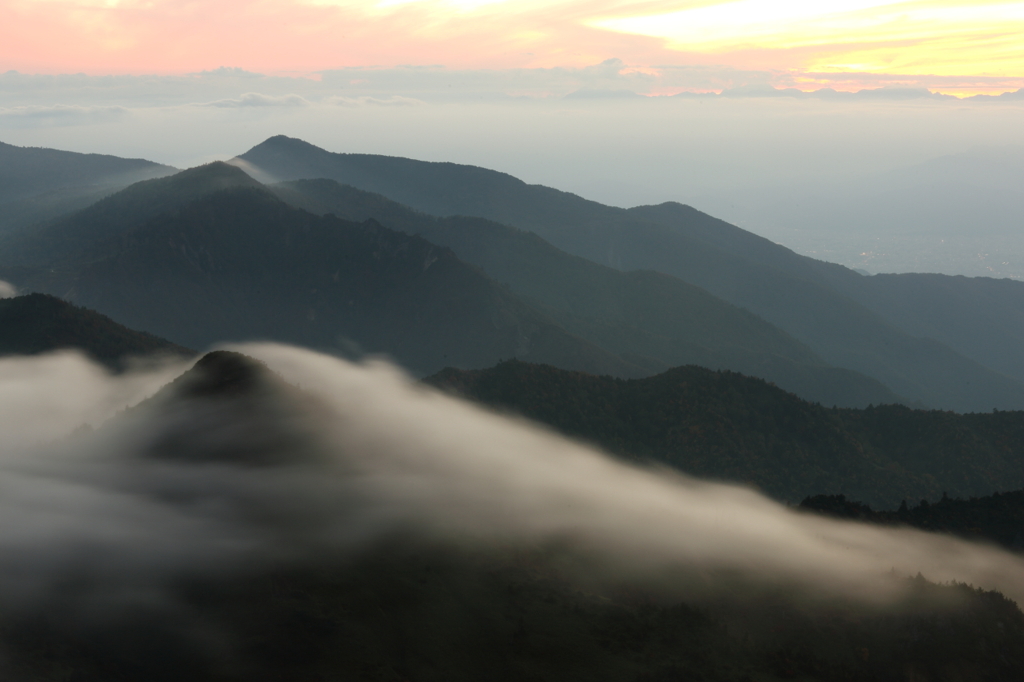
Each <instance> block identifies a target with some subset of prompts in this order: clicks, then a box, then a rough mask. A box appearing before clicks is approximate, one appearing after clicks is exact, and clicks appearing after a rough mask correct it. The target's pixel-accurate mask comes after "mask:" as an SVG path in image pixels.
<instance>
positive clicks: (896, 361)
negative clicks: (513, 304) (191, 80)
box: [239, 136, 1024, 412]
mask: <svg viewBox="0 0 1024 682" xmlns="http://www.w3.org/2000/svg"><path fill="white" fill-rule="evenodd" d="M239 158H241V159H242V160H243V161H244V162H246V163H247V164H249V167H250V168H255V169H257V170H260V171H263V172H265V173H266V174H267V175H268V176H270V177H272V178H274V179H277V180H281V181H283V180H298V179H303V178H330V179H333V180H336V181H338V182H341V183H345V184H349V185H352V186H354V187H357V188H359V189H362V190H366V191H371V192H377V193H380V194H383V195H384V196H387V197H389V198H390V199H393V200H395V201H398V202H400V203H402V204H405V205H408V206H410V207H412V208H414V209H417V210H420V211H424V212H426V213H429V214H432V215H438V216H452V215H463V216H478V217H482V218H487V219H490V220H494V221H497V222H499V223H504V224H507V225H514V226H516V227H519V228H522V229H527V230H530V231H533V232H536V233H537V234H539V235H540V236H542V237H543V238H544V239H546V240H547V241H548V242H550V243H551V244H553V245H554V246H556V247H558V248H560V249H563V250H565V251H566V252H568V253H571V254H574V255H577V256H582V257H584V258H587V259H589V260H591V261H594V262H596V263H602V264H606V265H609V266H612V267H615V268H618V269H621V270H640V269H643V270H656V271H658V272H663V273H666V274H669V275H673V276H676V277H679V278H680V279H682V280H684V281H686V282H689V283H691V284H695V285H697V286H700V287H702V288H704V289H706V290H707V291H709V292H711V293H712V294H714V295H716V296H719V297H721V298H723V299H725V300H726V301H729V302H730V303H733V304H735V305H737V306H740V307H742V308H746V309H747V310H750V311H752V312H754V313H756V314H757V315H760V316H761V317H762V318H764V319H765V320H767V321H768V322H771V323H772V324H774V325H776V326H778V327H779V328H781V329H782V330H784V331H786V332H788V333H789V334H791V335H792V336H793V337H795V338H796V339H798V340H799V341H801V342H803V343H805V344H807V346H809V347H810V348H811V350H813V351H814V352H815V353H816V354H817V355H818V356H820V357H821V358H822V359H823V360H824V361H825V362H827V363H828V364H830V365H833V366H836V367H843V368H846V369H850V370H855V371H858V372H861V373H863V374H866V375H867V376H870V377H873V378H874V379H876V380H878V381H881V382H882V383H883V384H885V385H886V386H887V387H889V389H891V390H892V391H893V392H895V393H896V394H898V395H900V396H903V397H904V398H907V399H908V400H910V401H914V402H920V403H921V404H923V405H926V406H929V407H936V408H942V409H954V410H958V411H964V412H969V411H989V410H991V409H992V408H994V407H996V408H1000V409H1024V380H1018V379H1013V378H1011V377H1008V376H1006V375H1005V374H1003V373H1002V372H1003V371H1004V369H1003V368H1006V367H1011V366H1019V361H1018V360H1019V358H1020V357H1021V355H1020V354H1021V353H1024V351H1021V350H1017V346H1016V345H1014V339H1013V338H1012V337H1005V335H1004V334H1003V329H1004V326H1003V325H994V326H992V327H990V328H984V327H983V328H978V327H976V326H974V325H973V324H972V323H971V322H970V321H966V320H957V318H956V313H955V312H954V311H953V310H948V309H944V308H943V307H942V306H938V307H937V308H935V309H934V310H933V313H934V316H937V317H934V318H933V319H932V320H931V321H930V322H929V324H931V326H932V327H934V328H941V329H943V330H944V331H943V335H942V337H941V339H942V340H937V339H935V338H921V337H919V336H918V335H917V334H918V333H920V330H922V329H926V328H928V325H927V324H917V323H915V325H914V328H913V330H912V331H910V330H908V329H907V328H904V327H903V326H902V322H901V316H900V315H899V314H896V315H892V314H889V313H888V311H887V312H886V313H885V314H884V315H883V314H880V313H879V311H876V310H874V309H872V308H871V307H870V306H871V305H872V302H873V301H875V300H877V299H876V298H875V297H873V296H865V297H853V296H851V295H849V294H847V293H846V292H845V291H843V290H841V288H839V287H837V282H836V280H837V279H840V280H842V281H843V282H844V286H846V285H849V286H857V279H856V278H859V277H860V276H859V275H857V274H856V273H853V272H852V271H849V270H846V269H845V268H842V267H841V266H838V265H832V264H828V263H822V262H820V261H815V260H813V259H810V258H806V257H803V256H799V255H797V254H795V253H793V252H792V251H790V250H789V249H786V248H784V247H782V246H779V245H777V244H773V243H771V242H770V241H768V240H766V239H763V238H761V237H758V236H756V235H754V234H751V233H749V232H746V231H744V230H742V229H740V228H738V227H736V226H734V225H729V224H728V223H725V222H724V221H721V220H718V219H716V218H713V217H711V216H709V215H706V214H704V213H701V212H700V211H698V210H695V209H693V208H691V207H689V206H683V205H680V204H676V203H666V204H662V205H659V206H642V207H636V208H632V209H620V208H615V207H611V206H604V205H602V204H599V203H597V202H593V201H587V200H584V199H582V198H580V197H578V196H575V195H573V194H569V193H566V192H560V191H557V190H554V189H551V188H548V187H543V186H539V185H527V184H526V183H524V182H522V181H520V180H518V179H516V178H514V177H512V176H510V175H507V174H504V173H498V172H495V171H490V170H487V169H484V168H478V167H474V166H463V165H458V164H452V163H427V162H422V161H414V160H412V159H404V158H396V157H386V156H376V155H369V154H333V153H330V152H327V151H325V150H323V149H320V148H317V147H315V146H313V145H310V144H308V143H306V142H303V141H301V140H295V139H290V138H286V137H283V136H277V137H273V138H270V139H269V140H267V141H265V142H264V143H262V144H260V145H258V146H256V147H254V148H253V149H251V150H249V151H248V152H246V153H245V154H243V155H241V157H239ZM1022 287H1024V285H1022ZM940 300H941V299H940ZM911 308H912V306H908V307H907V308H906V310H907V311H908V312H909V311H910V309H911ZM1014 315H1015V316H1016V317H1015V320H1017V321H1020V319H1021V317H1022V316H1024V312H1022V311H1014ZM993 319H994V318H993ZM1014 325H1015V326H1014V327H1013V328H1016V327H1017V326H1020V325H1019V324H1017V323H1016V322H1015V323H1014ZM993 335H996V336H999V337H1000V339H999V340H998V341H997V342H995V343H993V342H989V341H986V340H985V337H986V336H990V337H991V336H993ZM956 338H958V339H959V341H958V342H957V343H958V346H957V347H958V348H964V349H967V350H968V351H969V357H965V355H963V354H961V353H958V352H956V351H955V350H953V349H952V348H950V347H949V346H948V345H946V343H944V342H943V340H948V341H950V342H952V341H953V340H954V339H956ZM996 347H999V348H1003V349H1004V350H1005V351H1006V353H1009V354H1010V355H1012V356H1013V357H1014V358H1018V360H1014V359H1013V358H1011V357H1007V358H1004V360H1003V361H1001V362H999V363H995V364H989V358H987V356H986V352H987V351H986V349H992V348H996ZM1007 349H1008V350H1007ZM994 367H996V368H995V369H994Z"/></svg>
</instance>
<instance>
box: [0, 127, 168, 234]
mask: <svg viewBox="0 0 1024 682" xmlns="http://www.w3.org/2000/svg"><path fill="white" fill-rule="evenodd" d="M175 172H177V169H174V168H171V167H169V166H163V165H161V164H158V163H153V162H152V161H145V160H143V159H122V158H119V157H116V156H109V155H106V154H79V153H76V152H65V151H59V150H56V149H43V148H37V147H16V146H14V145H10V144H5V143H3V142H0V233H3V232H5V231H7V230H11V229H14V228H17V227H22V226H26V225H31V224H33V223H36V222H40V221H42V220H46V219H49V218H54V217H57V216H59V215H61V214H64V213H68V212H70V211H73V210H76V209H79V208H83V207H85V206H88V205H89V204H91V203H93V202H95V201H96V200H97V199H100V198H101V197H103V196H105V195H107V194H111V193H112V192H115V191H117V190H118V189H121V188H123V187H127V186H128V185H130V184H132V183H135V182H138V181H140V180H145V179H147V178H155V177H161V176H165V175H170V174H171V173H175Z"/></svg>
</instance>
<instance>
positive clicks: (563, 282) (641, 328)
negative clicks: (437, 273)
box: [272, 180, 900, 407]
mask: <svg viewBox="0 0 1024 682" xmlns="http://www.w3.org/2000/svg"><path fill="white" fill-rule="evenodd" d="M272 189H273V191H274V192H275V194H277V195H278V196H279V197H281V198H282V199H284V200H285V201H287V202H288V203H290V204H292V205H295V206H298V207H300V208H304V209H306V210H308V211H311V212H313V213H317V214H320V215H323V214H328V213H330V214H334V215H336V216H338V217H340V218H344V219H346V220H354V221H364V220H367V219H370V218H372V219H374V220H377V221H379V222H380V223H382V224H383V225H385V226H386V227H390V228H392V229H396V230H401V231H403V232H408V233H410V234H418V235H420V236H422V237H424V238H425V239H427V240H429V241H430V242H432V243H435V244H439V245H441V246H447V247H449V248H451V249H452V250H453V251H455V253H456V255H458V256H459V258H461V259H462V260H464V261H466V262H468V263H472V264H473V265H476V266H478V267H480V268H483V270H484V271H485V272H486V273H487V274H488V275H489V276H490V277H492V278H493V279H495V280H497V281H499V282H502V283H505V284H507V285H508V286H509V287H510V288H511V289H512V290H513V291H514V292H515V293H516V294H518V295H519V296H522V297H523V298H524V299H525V300H527V301H529V302H530V303H533V304H534V305H536V306H538V307H540V308H542V309H543V310H544V311H546V312H547V313H548V314H549V315H551V317H553V318H554V319H555V320H556V321H557V322H558V323H559V324H560V325H561V326H562V327H564V328H565V329H566V330H568V331H570V332H571V333H573V334H576V335H577V336H580V337H582V338H585V339H586V340H588V341H590V342H591V343H593V344H595V345H597V346H600V347H602V348H604V349H605V350H608V351H610V352H612V353H615V354H617V355H621V356H623V357H626V358H629V359H630V360H631V361H632V362H634V363H635V364H638V365H640V366H642V367H644V368H646V369H648V370H649V371H650V373H652V374H654V373H657V372H660V371H664V370H666V369H668V368H669V367H676V366H679V365H687V364H692V365H700V366H702V367H710V368H712V369H729V370H733V371H737V372H740V373H743V374H747V375H750V376H756V377H761V378H763V379H766V380H768V381H771V382H774V383H776V384H778V385H779V386H782V387H783V388H785V389H786V390H789V391H792V392H794V393H796V394H797V395H800V396H801V397H803V398H805V399H807V400H811V401H813V402H820V403H822V404H824V405H840V406H844V407H866V406H867V405H869V404H878V403H896V402H900V398H899V397H898V396H896V395H895V394H894V393H892V392H891V391H889V390H888V389H886V388H885V387H884V386H883V385H881V384H880V383H879V382H877V381H875V380H873V379H870V378H869V377H866V376H864V375H862V374H859V373H857V372H853V371H851V370H845V369H840V368H837V367H830V366H828V365H827V364H826V363H825V362H824V361H822V360H821V359H820V358H819V357H817V356H816V355H815V354H814V353H813V352H812V351H811V350H810V349H809V348H807V346H805V345H804V344H802V343H800V342H798V341H796V340H795V339H794V338H792V337H791V336H789V335H788V334H786V333H785V332H783V331H781V330H779V329H778V328H777V327H774V326H773V325H771V324H769V323H767V322H765V321H764V320H762V319H761V318H759V317H758V316H756V315H754V314H752V313H750V312H748V311H746V310H743V309H741V308H737V307H736V306H733V305H731V304H729V303H726V302H725V301H723V300H721V299H719V298H717V297H715V296H712V295H711V294H709V293H708V292H707V291H705V290H703V289H701V288H700V287H696V286H693V285H692V284H687V283H686V282H683V281H682V280H679V279H677V278H675V277H670V276H668V275H663V274H661V273H657V272H651V271H637V272H628V273H627V272H621V271H619V270H615V269H614V268H610V267H607V266H603V265H598V264H597V263H593V262H591V261H588V260H586V259H584V258H580V257H579V256H571V255H569V254H567V253H565V252H564V251H561V250H559V249H557V248H555V247H554V246H552V245H551V244H549V243H547V242H546V241H544V240H543V239H542V238H541V237H540V236H538V235H537V234H535V233H533V232H527V231H524V230H519V229H516V228H514V227H509V226H506V225H501V224H499V223H495V222H492V221H489V220H484V219H482V218H462V217H456V218H436V217H434V216H430V215H427V214H425V213H421V212H419V211H414V210H412V209H410V208H407V207H405V206H402V205H401V204H397V203H395V202H393V201H391V200H390V199H387V198H386V197H384V196H381V195H379V194H373V193H370V192H364V191H362V190H358V189H356V188H354V187H350V186H345V185H340V184H338V183H337V182H335V181H333V180H299V181H294V182H287V183H281V184H278V185H275V186H273V187H272Z"/></svg>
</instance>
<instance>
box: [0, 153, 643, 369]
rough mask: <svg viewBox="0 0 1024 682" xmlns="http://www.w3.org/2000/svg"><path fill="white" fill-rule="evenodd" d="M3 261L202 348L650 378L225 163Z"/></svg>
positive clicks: (133, 196) (442, 265)
mask: <svg viewBox="0 0 1024 682" xmlns="http://www.w3.org/2000/svg"><path fill="white" fill-rule="evenodd" d="M0 261H6V262H7V263H14V265H11V266H9V270H7V271H6V272H5V273H4V276H6V277H7V278H8V279H11V280H13V281H15V283H16V284H18V286H19V287H20V288H22V289H29V290H36V291H44V292H49V293H54V294H58V295H61V296H63V297H65V298H67V299H68V300H71V301H74V302H75V303H77V304H80V305H84V306H87V307H90V308H93V309H96V310H99V311H101V312H102V313H104V314H107V315H110V316H111V317H113V318H115V319H117V320H120V321H121V322H123V323H125V324H127V325H129V326H131V327H133V328H136V329H144V330H147V331H149V332H151V333H154V334H158V335H160V336H162V337H165V338H168V339H171V340H173V341H175V342H177V343H180V344H182V345H187V346H190V347H194V348H205V347H208V346H209V345H211V344H213V343H216V342H222V341H242V340H276V341H285V342H289V343H294V344H299V345H304V346H307V347H312V348H317V349H322V350H327V351H329V352H334V353H342V354H346V355H356V356H361V355H363V354H366V353H385V354H388V355H390V356H392V357H394V358H395V359H396V360H398V361H399V362H400V363H402V364H403V365H405V366H406V367H408V368H409V369H410V370H412V371H414V372H421V373H429V372H434V371H437V370H438V369H440V368H442V367H444V366H445V365H449V364H455V365H458V366H462V367H484V366H488V365H491V364H494V363H495V362H497V361H498V360H500V359H502V358H509V357H523V358H528V359H536V360H537V361H544V362H550V363H553V364H557V365H559V366H563V367H570V368H577V369H584V370H586V371H593V372H597V373H601V374H614V375H617V376H639V375H642V374H643V373H644V371H643V370H642V369H641V368H639V367H637V366H635V365H633V364H631V363H630V362H628V361H626V360H623V359H622V358H620V357H618V356H616V355H614V354H612V353H609V352H607V351H604V350H602V349H600V348H598V347H596V346H594V345H592V344H590V343H588V342H586V341H584V340H583V339H580V338H578V337H575V336H573V335H571V334H569V333H567V332H566V331H565V330H563V329H562V328H561V327H560V326H558V324H556V323H555V322H554V321H553V320H551V319H550V318H548V317H547V316H546V315H544V314H543V313H541V312H538V311H536V310H534V309H533V308H531V307H530V306H528V305H527V304H525V303H523V302H522V301H520V300H519V299H518V298H517V297H516V296H515V295H514V294H512V293H511V292H509V291H508V290H507V289H505V288H504V287H501V286H499V285H498V284H497V283H495V282H493V281H492V280H490V279H489V278H487V277H486V275H484V274H483V273H482V272H480V271H479V270H477V269H476V268H474V267H471V266H469V265H467V264H465V263H463V262H462V261H460V260H459V259H458V258H457V257H456V256H455V254H453V253H452V252H451V251H450V250H448V249H444V248H441V247H438V246H435V245H433V244H430V243H429V242H426V241H424V240H423V239H421V238H419V237H413V236H409V235H405V234H401V233H398V232H394V231H392V230H388V229H386V228H384V227H382V226H380V225H379V224H377V223H375V222H372V221H369V222H366V223H352V222H348V221H344V220H340V219H338V218H334V217H319V216H314V215H312V214H310V213H307V212H305V211H301V210H298V209H295V208H292V207H290V206H288V205H286V204H285V203H283V202H282V201H280V200H279V199H277V198H276V197H274V196H273V195H272V194H270V193H269V192H268V191H266V190H265V189H263V188H262V186H258V185H257V184H256V183H255V182H253V181H252V180H251V179H250V178H249V177H248V176H247V175H245V174H244V173H242V172H241V171H239V170H238V169H236V168H233V167H231V166H227V165H225V164H211V165H209V166H204V167H201V168H197V169H193V170H190V171H185V172H183V173H180V174H178V175H175V176H172V177H170V178H163V179H160V180H153V181H149V182H146V183H140V184H138V185H134V186H132V187H130V188H128V189H127V190H124V191H123V192H120V193H118V194H116V195H114V196H111V197H109V198H107V199H105V200H104V201H102V202H100V203H98V204H96V205H95V206H92V207H90V208H88V209H86V210H84V211H81V212H79V213H77V214H75V215H72V216H70V217H68V218H66V219H64V220H62V221H59V222H56V223H54V224H53V225H51V226H49V227H48V228H47V229H45V230H41V231H39V232H38V233H37V234H34V235H25V236H23V237H21V238H20V240H18V241H12V243H11V244H10V245H9V248H7V249H6V250H5V251H4V252H3V254H2V257H0Z"/></svg>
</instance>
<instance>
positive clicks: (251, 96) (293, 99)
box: [199, 92, 310, 109]
mask: <svg viewBox="0 0 1024 682" xmlns="http://www.w3.org/2000/svg"><path fill="white" fill-rule="evenodd" d="M199 106H203V107H219V108H224V109H237V108H242V107H308V106H310V103H309V101H308V100H307V99H305V98H304V97H301V96H299V95H283V96H274V95H263V94H260V93H258V92H247V93H245V94H244V95H242V96H241V97H238V98H237V99H219V100H217V101H215V102H206V103H204V104H200V105H199Z"/></svg>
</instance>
